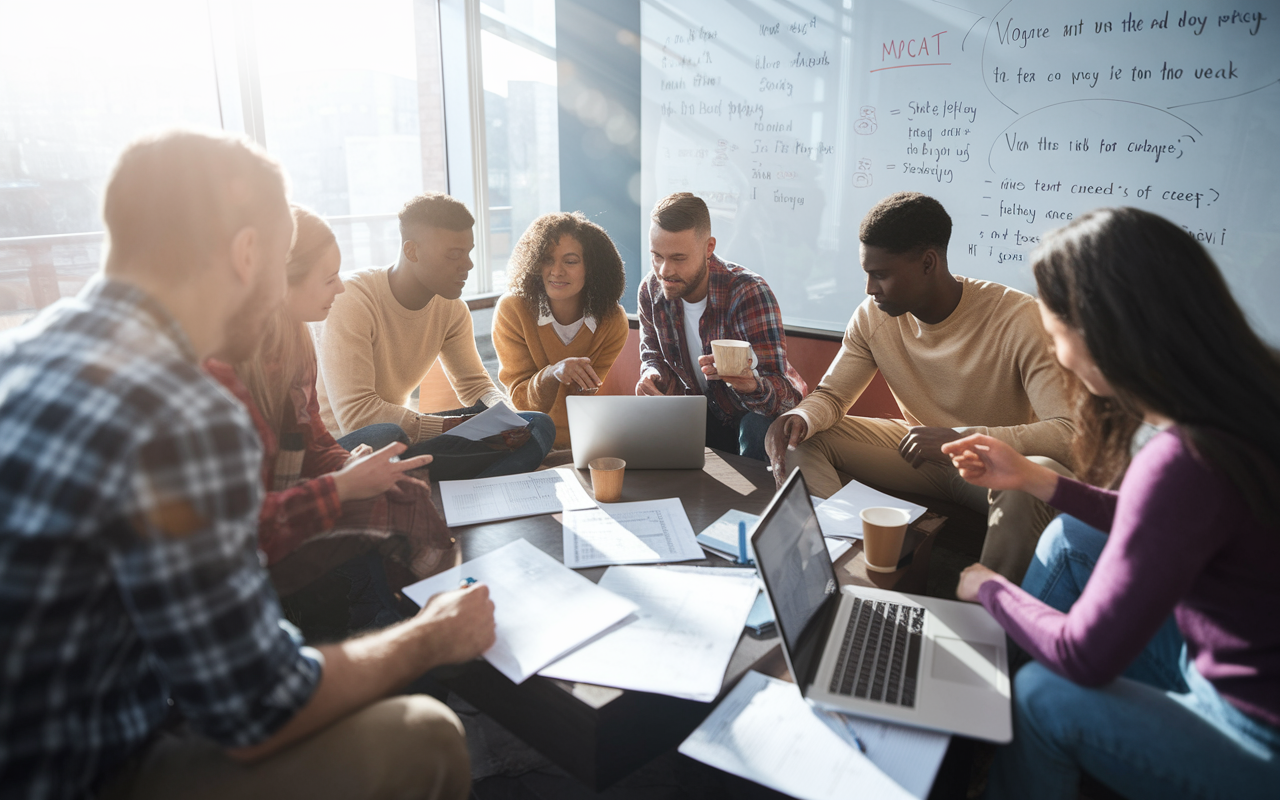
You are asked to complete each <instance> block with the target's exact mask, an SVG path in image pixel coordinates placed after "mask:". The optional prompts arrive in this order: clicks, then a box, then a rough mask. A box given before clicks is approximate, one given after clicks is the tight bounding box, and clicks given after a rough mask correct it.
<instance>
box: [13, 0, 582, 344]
mask: <svg viewBox="0 0 1280 800" xmlns="http://www.w3.org/2000/svg"><path fill="white" fill-rule="evenodd" d="M451 1H452V0H451ZM441 2H442V0H366V2H363V3H358V4H357V3H351V2H349V0H253V1H252V2H249V1H248V0H243V1H242V2H231V3H229V2H225V1H224V0H118V1H117V2H114V3H88V2H83V0H81V1H80V2H68V1H67V0H50V2H42V3H27V4H18V3H5V4H3V5H0V30H2V31H4V32H5V34H4V37H3V46H0V329H2V328H5V327H12V326H13V325H17V324H19V323H21V322H22V321H24V320H25V319H27V318H29V317H30V316H31V315H32V314H33V313H34V312H35V311H36V310H37V309H39V308H41V307H43V306H45V305H48V304H49V303H51V302H53V301H54V300H56V299H57V298H58V297H59V296H65V295H69V294H74V293H75V292H76V291H78V290H79V288H80V287H81V286H82V285H83V283H84V282H85V281H86V280H87V279H88V278H89V276H91V275H92V274H93V273H94V272H96V271H97V269H98V267H99V263H100V260H101V249H102V248H101V245H102V222H101V214H100V209H101V193H102V190H103V187H104V185H105V183H106V180H107V177H108V171H109V170H110V168H111V166H112V165H113V164H114V163H115V160H116V158H117V156H118V155H119V153H120V150H121V148H122V147H123V146H124V145H125V144H126V143H128V142H129V141H130V140H132V139H134V138H135V137H136V136H138V135H139V134H141V133H143V132H145V131H148V130H155V129H161V128H166V127H173V126H197V127H205V128H219V127H221V128H223V129H226V130H229V131H234V132H243V133H247V134H248V135H250V136H251V137H253V138H255V139H257V140H258V141H259V142H260V143H262V144H263V145H264V146H265V147H266V148H267V150H268V151H269V152H270V153H272V154H273V155H274V156H275V157H276V158H278V159H279V160H280V161H281V163H282V164H283V165H284V167H285V170H286V172H287V173H288V174H289V177H290V182H291V184H292V188H293V197H294V199H295V200H296V201H298V202H300V203H302V204H304V205H307V206H310V207H311V208H313V209H315V210H316V211H317V212H319V213H320V214H321V215H323V216H324V217H325V218H326V219H328V220H329V222H330V224H331V225H332V226H333V228H334V231H335V233H336V234H337V236H338V241H339V246H340V247H341V249H342V254H343V269H344V271H351V270H356V269H364V268H367V267H374V266H383V265H387V264H391V263H393V262H394V260H395V259H396V257H397V254H398V252H399V244H400V239H399V229H398V225H397V221H396V214H397V212H398V211H399V209H400V207H401V205H402V204H403V203H404V201H405V200H407V199H408V198H409V197H411V196H413V195H414V194H417V193H419V192H422V191H426V190H435V191H448V190H449V188H450V175H449V166H448V161H447V157H446V156H447V154H446V145H445V119H444V107H445V104H444V91H445V90H444V86H445V81H444V77H445V72H444V71H445V68H446V66H447V67H448V68H449V69H450V70H451V73H450V74H457V73H461V74H463V75H464V76H465V75H467V74H468V73H467V66H466V65H465V64H461V63H452V62H451V63H450V64H448V65H446V64H444V63H443V62H444V59H442V57H441ZM465 2H467V3H470V4H473V5H471V8H472V10H473V16H472V19H473V20H475V21H474V22H472V23H470V26H471V27H470V28H468V29H467V30H465V31H452V30H451V31H449V34H448V35H450V36H452V37H455V38H461V36H462V34H464V33H465V34H466V37H467V38H468V41H477V40H478V41H479V42H480V43H481V44H480V46H481V53H480V54H479V59H480V62H481V65H482V70H481V71H480V72H477V73H475V74H474V77H472V78H471V80H473V81H475V83H476V84H480V83H483V87H479V86H476V88H475V89H474V90H472V91H473V92H474V94H475V95H480V94H481V92H480V89H481V88H482V89H483V97H484V100H485V101H487V102H486V107H487V109H488V113H487V115H486V116H485V117H484V119H485V130H484V131H482V132H479V133H477V132H474V131H472V132H471V134H470V136H469V137H467V138H468V139H469V140H470V141H469V143H468V146H466V147H461V151H465V152H470V153H472V156H471V158H472V159H473V161H472V162H471V163H472V164H473V165H474V166H475V168H476V169H477V170H479V169H481V167H482V165H483V164H484V162H483V161H482V159H484V157H485V154H486V151H487V153H488V156H489V160H488V163H487V167H484V174H486V175H487V176H488V181H487V188H488V190H489V196H490V197H491V198H492V200H491V202H489V203H485V204H482V205H484V207H483V208H473V211H475V212H476V217H477V221H478V226H477V237H478V238H479V237H484V239H483V242H478V244H483V245H484V246H483V247H478V248H477V250H478V251H480V252H487V254H488V255H487V258H486V259H485V263H483V264H481V263H477V267H478V268H477V269H476V270H474V271H473V273H472V275H473V278H472V281H471V283H470V284H469V286H468V292H471V293H475V292H488V291H491V290H494V289H497V290H502V289H505V288H506V266H507V259H508V257H509V255H510V252H511V248H512V246H513V245H514V243H515V241H516V239H518V237H519V236H520V234H521V233H522V232H523V231H524V229H525V227H527V226H528V224H529V223H530V222H531V221H532V220H533V219H534V218H535V217H537V216H539V215H540V214H543V213H546V212H548V211H553V210H556V209H557V208H558V207H559V149H558V142H557V133H556V131H557V116H556V115H557V103H556V63H555V3H554V0H519V2H515V1H514V0H511V1H510V2H503V0H483V2H481V1H480V0H465ZM477 9H478V13H475V12H476V10H477ZM473 36H474V38H472V37H473ZM465 83H466V80H465V78H464V85H465ZM464 130H468V131H469V130H470V128H469V126H468V127H467V128H464ZM458 168H459V167H458V165H455V166H454V169H458ZM472 183H473V182H472V181H471V180H470V178H469V176H467V177H466V179H465V180H463V179H459V181H458V183H457V185H458V188H459V192H456V194H459V195H460V196H462V197H464V198H465V197H466V195H467V191H466V190H465V188H464V187H466V186H471V185H472Z"/></svg>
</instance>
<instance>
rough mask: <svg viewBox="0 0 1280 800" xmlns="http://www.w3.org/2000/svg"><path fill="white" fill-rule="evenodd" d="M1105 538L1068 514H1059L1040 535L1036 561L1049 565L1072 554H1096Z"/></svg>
mask: <svg viewBox="0 0 1280 800" xmlns="http://www.w3.org/2000/svg"><path fill="white" fill-rule="evenodd" d="M1106 536H1107V535H1106V534H1105V533H1103V532H1102V531H1100V530H1098V529H1097V528H1094V527H1093V526H1091V525H1087V524H1086V523H1084V522H1081V521H1080V520H1078V519H1076V518H1075V517H1073V516H1071V515H1070V514H1059V515H1058V516H1056V517H1054V518H1053V520H1052V521H1051V522H1050V523H1049V524H1048V525H1047V526H1046V527H1045V529H1044V533H1042V534H1041V535H1040V541H1039V542H1037V543H1036V559H1037V560H1038V561H1040V562H1042V563H1045V564H1050V563H1052V562H1053V561H1055V560H1057V559H1059V558H1062V557H1064V556H1067V555H1069V554H1070V553H1072V552H1079V553H1087V554H1096V553H1097V552H1099V551H1101V549H1102V544H1103V543H1105V541H1106Z"/></svg>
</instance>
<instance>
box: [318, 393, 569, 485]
mask: <svg viewBox="0 0 1280 800" xmlns="http://www.w3.org/2000/svg"><path fill="white" fill-rule="evenodd" d="M484 410H485V406H484V404H483V403H476V404H475V405H474V406H471V407H470V408H459V409H454V410H453V411H441V412H438V415H439V416H442V417H459V416H463V415H465V414H479V413H480V412H481V411H484ZM520 416H521V417H522V418H523V419H525V420H526V421H528V423H529V434H530V436H529V441H527V442H525V443H524V444H523V445H521V446H520V447H519V448H517V449H516V450H513V451H512V452H511V453H510V455H507V456H506V457H504V458H502V459H500V460H499V461H497V462H495V463H493V464H490V465H489V466H488V467H486V468H485V469H484V470H483V471H482V472H480V473H479V474H478V475H476V476H475V477H477V478H492V477H494V476H496V475H518V474H520V473H522V472H533V471H534V470H535V469H537V468H538V466H539V465H541V464H542V460H543V459H544V458H546V457H547V453H550V452H551V446H552V445H553V444H555V441H556V424H555V422H553V421H552V420H551V417H549V416H547V415H546V414H542V413H539V412H537V411H521V412H520ZM397 433H398V434H399V436H397V435H396V434H397ZM432 441H433V440H431V439H425V440H423V441H421V442H418V443H417V444H410V445H409V447H408V448H407V449H406V450H405V451H404V454H403V455H402V457H403V458H412V457H414V456H420V455H423V454H427V453H430V452H432V450H431V448H432V444H431V442H432ZM391 442H404V443H405V444H409V438H408V437H407V436H405V433H404V431H402V430H400V427H399V426H398V425H392V424H390V423H381V424H378V425H368V426H366V427H364V428H361V429H360V430H358V431H352V432H351V433H349V434H347V435H346V436H343V437H342V438H341V439H339V440H338V444H340V445H342V446H343V447H345V448H346V449H348V450H351V449H354V448H355V446H356V445H358V444H367V445H369V446H370V447H372V448H373V449H375V450H377V449H379V448H381V447H385V446H387V445H388V444H390V443H391ZM431 477H432V478H434V479H435V480H439V481H447V480H451V479H452V478H453V477H454V476H451V475H448V474H442V470H441V468H440V465H433V466H432V467H431Z"/></svg>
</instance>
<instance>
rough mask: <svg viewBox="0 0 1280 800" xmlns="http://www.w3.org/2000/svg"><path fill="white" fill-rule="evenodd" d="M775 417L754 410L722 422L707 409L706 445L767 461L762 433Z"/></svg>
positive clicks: (765, 431)
mask: <svg viewBox="0 0 1280 800" xmlns="http://www.w3.org/2000/svg"><path fill="white" fill-rule="evenodd" d="M775 419H777V417H766V416H764V415H763V414H756V413H754V412H751V413H746V414H743V415H742V416H740V417H738V418H737V419H735V420H733V421H732V422H722V421H720V420H719V419H717V418H716V416H715V414H712V413H711V409H710V408H708V409H707V442H706V443H707V447H714V448H715V449H717V450H723V451H725V452H726V453H737V454H738V455H740V456H746V457H747V458H754V459H755V460H756V461H768V460H769V456H768V454H767V453H765V450H764V435H765V433H767V432H768V431H769V426H770V425H772V424H773V421H774V420H775Z"/></svg>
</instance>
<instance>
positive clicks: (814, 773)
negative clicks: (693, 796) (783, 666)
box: [680, 672, 911, 800]
mask: <svg viewBox="0 0 1280 800" xmlns="http://www.w3.org/2000/svg"><path fill="white" fill-rule="evenodd" d="M680 752H681V753H683V754H684V755H686V756H688V757H690V758H693V759H696V760H698V761H701V762H702V763H704V764H710V765H711V766H713V767H715V768H717V769H722V770H724V771H725V772H730V773H733V774H734V775H738V776H740V777H743V778H746V779H747V780H751V781H755V782H756V783H759V784H761V785H763V786H768V787H769V788H770V789H775V790H777V791H779V792H782V793H784V794H789V795H792V796H793V797H799V798H802V800H847V798H850V797H874V798H876V799H877V800H907V798H910V797H911V795H910V794H909V793H908V792H907V791H906V790H905V789H903V788H902V787H901V786H899V785H898V784H897V783H896V782H895V781H894V780H893V779H892V778H890V777H889V776H888V775H886V774H885V773H884V772H883V771H882V770H880V768H879V767H877V766H876V765H875V764H874V763H872V761H871V760H870V759H869V758H868V757H867V756H865V755H863V754H862V753H861V752H860V751H859V749H858V747H857V745H856V744H855V743H854V742H853V741H852V738H851V737H850V736H849V735H848V734H847V733H845V732H842V731H840V730H838V729H837V727H836V726H833V724H832V723H831V721H830V720H829V719H828V718H826V715H825V712H823V711H819V710H818V709H816V708H814V707H813V706H811V705H809V703H808V702H807V701H806V700H805V699H804V698H803V697H801V696H800V690H799V689H798V688H796V685H795V684H794V683H787V682H786V681H780V680H777V679H775V678H769V677H766V676H764V675H761V674H760V673H758V672H748V673H747V674H746V675H745V676H743V678H742V680H741V681H739V682H738V685H737V686H735V687H733V691H732V692H730V693H729V696H728V697H726V698H725V699H724V700H721V701H720V705H718V706H716V709H715V710H714V711H712V712H711V715H710V716H709V717H707V718H706V720H704V721H703V723H702V724H701V725H699V726H698V729H697V730H695V731H694V732H693V733H691V734H690V735H689V738H687V739H685V740H684V743H683V744H681V745H680Z"/></svg>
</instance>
